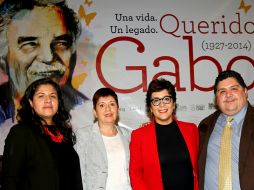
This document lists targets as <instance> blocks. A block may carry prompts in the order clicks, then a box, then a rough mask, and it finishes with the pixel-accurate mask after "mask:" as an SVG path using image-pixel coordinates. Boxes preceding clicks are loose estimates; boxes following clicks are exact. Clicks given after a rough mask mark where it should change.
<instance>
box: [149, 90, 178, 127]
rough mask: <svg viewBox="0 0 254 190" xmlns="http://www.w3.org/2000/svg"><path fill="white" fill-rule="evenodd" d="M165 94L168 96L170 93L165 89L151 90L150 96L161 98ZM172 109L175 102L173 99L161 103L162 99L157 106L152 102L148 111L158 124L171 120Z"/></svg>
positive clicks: (167, 122)
mask: <svg viewBox="0 0 254 190" xmlns="http://www.w3.org/2000/svg"><path fill="white" fill-rule="evenodd" d="M165 96H170V94H169V93H168V91H167V90H166V89H165V90H162V91H159V92H153V93H152V97H151V98H152V99H155V98H158V99H162V98H164V97H165ZM174 110H175V102H173V101H171V102H170V103H168V104H165V103H163V101H161V102H160V104H159V105H158V106H154V105H153V104H151V107H150V111H151V113H152V114H153V116H154V119H155V121H156V123H158V124H160V125H167V124H170V123H171V122H172V121H173V112H174Z"/></svg>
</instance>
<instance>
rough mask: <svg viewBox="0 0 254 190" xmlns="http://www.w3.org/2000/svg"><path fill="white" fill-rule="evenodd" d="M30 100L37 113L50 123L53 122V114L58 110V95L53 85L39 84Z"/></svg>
mask: <svg viewBox="0 0 254 190" xmlns="http://www.w3.org/2000/svg"><path fill="white" fill-rule="evenodd" d="M29 102H30V105H31V107H32V108H33V111H34V112H35V113H36V114H37V115H39V116H40V117H41V118H42V119H43V120H45V121H46V122H47V124H48V125H50V124H53V120H52V119H53V116H54V115H55V114H56V112H57V110H58V96H57V92H56V90H55V89H54V87H53V86H52V85H50V84H45V85H40V86H38V87H37V89H36V91H35V94H34V96H33V99H32V100H29Z"/></svg>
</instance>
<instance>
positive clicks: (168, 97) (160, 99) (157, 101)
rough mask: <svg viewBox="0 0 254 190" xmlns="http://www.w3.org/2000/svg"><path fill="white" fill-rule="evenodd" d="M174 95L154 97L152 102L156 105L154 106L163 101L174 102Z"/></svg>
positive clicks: (166, 102) (165, 102)
mask: <svg viewBox="0 0 254 190" xmlns="http://www.w3.org/2000/svg"><path fill="white" fill-rule="evenodd" d="M172 100H173V99H172V96H164V97H163V98H154V99H151V103H152V104H153V105H154V106H158V105H160V103H161V101H162V102H163V103H164V104H170V103H171V102H172Z"/></svg>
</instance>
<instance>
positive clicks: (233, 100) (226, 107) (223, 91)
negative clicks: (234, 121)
mask: <svg viewBox="0 0 254 190" xmlns="http://www.w3.org/2000/svg"><path fill="white" fill-rule="evenodd" d="M247 98H248V94H247V89H246V88H243V87H242V86H241V85H240V84H239V83H238V82H237V80H236V79H234V78H233V77H229V78H227V79H225V80H222V81H220V82H219V83H218V86H217V92H216V103H217V105H218V107H219V109H220V110H221V111H222V112H223V113H225V114H226V115H228V116H233V115H235V114H237V113H238V112H239V111H240V110H241V109H242V108H243V107H244V105H245V104H246V102H247Z"/></svg>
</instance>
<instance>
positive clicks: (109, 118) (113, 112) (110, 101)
mask: <svg viewBox="0 0 254 190" xmlns="http://www.w3.org/2000/svg"><path fill="white" fill-rule="evenodd" d="M118 111H119V109H118V104H117V102H116V100H115V99H114V98H113V97H112V96H106V97H100V98H99V99H98V102H97V103H96V107H95V109H94V110H93V112H94V116H95V118H97V119H98V123H99V126H100V125H115V123H116V121H117V117H118Z"/></svg>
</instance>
